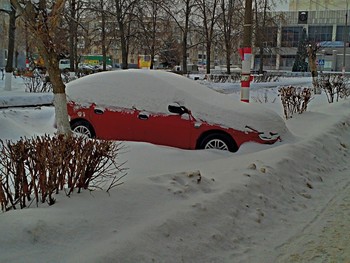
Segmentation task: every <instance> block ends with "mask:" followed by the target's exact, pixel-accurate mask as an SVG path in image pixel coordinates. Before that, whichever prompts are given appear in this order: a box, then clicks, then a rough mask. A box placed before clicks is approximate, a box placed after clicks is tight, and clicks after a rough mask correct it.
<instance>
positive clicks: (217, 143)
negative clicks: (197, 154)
mask: <svg viewBox="0 0 350 263" xmlns="http://www.w3.org/2000/svg"><path fill="white" fill-rule="evenodd" d="M199 149H217V150H223V151H230V152H236V151H237V150H238V148H237V145H236V143H235V142H234V140H233V139H232V138H231V137H230V136H229V135H227V134H223V133H212V134H209V135H207V136H205V137H204V138H203V140H202V141H201V143H200V145H199Z"/></svg>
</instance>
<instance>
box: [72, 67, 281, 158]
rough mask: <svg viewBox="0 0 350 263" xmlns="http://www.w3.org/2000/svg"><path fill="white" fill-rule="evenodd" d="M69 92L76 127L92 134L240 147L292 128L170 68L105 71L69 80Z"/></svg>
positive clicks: (187, 146) (184, 146)
mask: <svg viewBox="0 0 350 263" xmlns="http://www.w3.org/2000/svg"><path fill="white" fill-rule="evenodd" d="M66 94H67V97H68V114H69V117H70V125H71V128H72V130H73V131H74V132H76V133H82V134H85V135H86V136H88V137H91V138H97V139H106V140H126V141H142V142H149V143H153V144H159V145H166V146H172V147H177V148H182V149H220V150H228V151H231V152H235V151H237V150H238V149H239V147H240V146H241V145H242V144H243V143H246V142H256V143H263V144H272V143H275V142H276V141H277V140H279V138H280V133H281V132H282V133H283V132H285V131H286V127H285V123H284V121H283V120H282V118H281V117H279V116H278V115H277V114H276V113H274V112H272V111H269V110H267V109H265V108H263V107H262V106H261V107H258V105H253V104H250V105H248V103H244V102H239V101H233V100H232V98H230V97H229V96H227V95H224V94H221V93H218V92H216V91H214V90H211V89H209V88H208V87H206V86H204V85H201V84H199V83H197V82H196V81H194V80H191V79H188V78H186V77H184V76H181V75H178V74H175V73H170V72H164V71H156V70H118V71H108V72H100V73H96V74H93V75H89V76H85V77H82V78H80V79H77V80H75V81H73V82H70V83H68V84H67V88H66Z"/></svg>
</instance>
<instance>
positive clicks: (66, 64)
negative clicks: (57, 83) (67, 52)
mask: <svg viewBox="0 0 350 263" xmlns="http://www.w3.org/2000/svg"><path fill="white" fill-rule="evenodd" d="M58 67H59V69H60V70H62V71H64V70H69V69H70V60H69V59H60V60H59V61H58Z"/></svg>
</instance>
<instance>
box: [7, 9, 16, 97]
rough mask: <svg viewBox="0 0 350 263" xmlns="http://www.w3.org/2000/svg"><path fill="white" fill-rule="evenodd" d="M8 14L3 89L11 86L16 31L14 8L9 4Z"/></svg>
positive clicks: (9, 88)
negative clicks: (7, 37) (7, 38)
mask: <svg viewBox="0 0 350 263" xmlns="http://www.w3.org/2000/svg"><path fill="white" fill-rule="evenodd" d="M8 14H9V16H10V23H9V35H8V36H9V40H8V41H9V42H8V53H7V61H6V66H5V72H6V74H5V90H7V91H10V90H11V86H12V73H13V57H14V52H15V32H16V9H15V7H14V6H11V11H10V12H9V13H8Z"/></svg>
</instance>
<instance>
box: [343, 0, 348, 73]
mask: <svg viewBox="0 0 350 263" xmlns="http://www.w3.org/2000/svg"><path fill="white" fill-rule="evenodd" d="M343 40H344V50H343V68H342V73H343V76H344V75H345V65H346V44H347V42H348V1H346V11H345V27H344V31H343Z"/></svg>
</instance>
